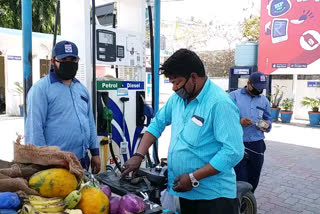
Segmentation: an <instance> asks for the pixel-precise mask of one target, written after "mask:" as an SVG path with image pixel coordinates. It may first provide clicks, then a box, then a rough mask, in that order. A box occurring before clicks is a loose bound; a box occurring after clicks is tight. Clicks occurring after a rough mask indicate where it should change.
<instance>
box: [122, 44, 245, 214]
mask: <svg viewBox="0 0 320 214" xmlns="http://www.w3.org/2000/svg"><path fill="white" fill-rule="evenodd" d="M161 71H162V73H163V74H164V75H165V76H166V77H168V78H169V80H170V82H171V83H172V90H173V91H175V93H174V94H173V95H172V96H171V97H170V98H169V100H168V101H167V103H166V104H165V106H163V107H162V108H161V109H160V110H159V111H158V112H157V114H156V115H155V118H154V119H153V120H152V122H151V124H150V125H149V127H148V129H147V131H146V133H145V134H144V136H143V138H142V140H141V143H140V145H139V148H138V149H137V153H135V154H134V156H133V157H132V158H131V159H129V160H128V161H127V162H126V163H125V164H124V168H123V172H122V173H123V175H126V174H128V173H129V172H131V171H135V170H137V169H138V168H139V167H140V164H141V161H142V159H143V157H144V155H145V154H146V153H147V150H148V148H149V147H150V146H151V145H152V143H153V142H155V141H156V139H157V138H159V137H160V135H161V133H162V132H163V130H164V129H165V127H166V126H168V125H171V142H170V147H169V152H168V191H169V194H172V195H176V196H178V197H179V200H180V207H181V211H182V214H189V213H190V214H191V213H192V214H197V213H198V214H220V213H221V214H225V213H228V214H234V213H238V208H237V199H236V177H235V172H234V170H233V167H234V166H235V165H236V164H237V163H238V162H239V161H240V160H241V159H242V157H243V154H244V146H243V143H242V128H241V126H240V123H239V120H240V117H239V111H238V108H237V106H236V105H235V104H234V102H233V101H232V99H230V97H229V96H228V94H227V93H226V92H224V91H223V90H222V89H221V88H219V87H218V86H216V85H215V84H214V83H212V82H211V80H210V79H208V78H207V76H206V74H205V69H204V65H203V63H202V61H201V60H200V58H199V57H198V56H197V55H196V54H195V53H194V52H192V51H190V50H187V49H180V50H178V51H177V52H175V53H174V54H173V55H172V56H170V57H169V58H168V60H167V61H166V62H165V63H164V64H163V65H162V67H161Z"/></svg>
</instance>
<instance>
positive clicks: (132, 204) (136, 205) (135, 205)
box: [118, 193, 146, 214]
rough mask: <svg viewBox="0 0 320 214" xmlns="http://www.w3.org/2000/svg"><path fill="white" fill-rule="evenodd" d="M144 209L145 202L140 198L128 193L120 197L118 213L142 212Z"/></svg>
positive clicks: (133, 213) (131, 213) (132, 213)
mask: <svg viewBox="0 0 320 214" xmlns="http://www.w3.org/2000/svg"><path fill="white" fill-rule="evenodd" d="M145 209H146V204H145V203H144V201H143V200H142V198H140V197H138V196H136V195H135V194H130V193H129V194H126V195H124V196H123V197H122V198H121V200H120V207H119V211H118V214H137V213H142V212H144V211H145Z"/></svg>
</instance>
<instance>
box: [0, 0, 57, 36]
mask: <svg viewBox="0 0 320 214" xmlns="http://www.w3.org/2000/svg"><path fill="white" fill-rule="evenodd" d="M21 2H22V1H21V0H9V1H8V0H0V10H1V13H0V27H5V28H13V29H21V26H22V18H21V15H22V14H21ZM56 4H57V1H56V0H32V31H34V32H40V33H53V31H54V23H55V14H56ZM57 31H58V32H57V33H58V34H59V32H60V27H59V26H58V29H57Z"/></svg>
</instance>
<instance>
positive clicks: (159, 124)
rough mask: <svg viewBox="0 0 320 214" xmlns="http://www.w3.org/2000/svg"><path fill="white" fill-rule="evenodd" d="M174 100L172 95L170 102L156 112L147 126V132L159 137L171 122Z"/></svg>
mask: <svg viewBox="0 0 320 214" xmlns="http://www.w3.org/2000/svg"><path fill="white" fill-rule="evenodd" d="M172 102H173V96H171V97H170V99H169V100H168V102H167V103H166V104H165V105H164V106H163V107H162V108H161V109H160V110H159V111H158V112H157V113H156V115H155V117H154V118H153V119H152V120H151V123H150V125H149V126H148V128H147V132H149V133H150V134H152V135H153V136H154V137H156V138H159V137H160V136H161V133H162V132H163V130H164V129H165V128H166V126H168V125H170V124H171V118H172Z"/></svg>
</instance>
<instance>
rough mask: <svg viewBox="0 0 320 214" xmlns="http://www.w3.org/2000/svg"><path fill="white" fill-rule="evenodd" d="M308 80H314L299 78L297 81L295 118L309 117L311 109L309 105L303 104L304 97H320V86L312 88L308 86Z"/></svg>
mask: <svg viewBox="0 0 320 214" xmlns="http://www.w3.org/2000/svg"><path fill="white" fill-rule="evenodd" d="M308 81H314V80H298V81H297V95H296V100H295V108H294V113H295V118H297V119H309V116H308V111H311V109H310V108H309V107H305V106H302V105H301V101H302V99H303V97H306V96H307V97H312V98H316V97H320V88H310V87H307V85H308Z"/></svg>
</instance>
